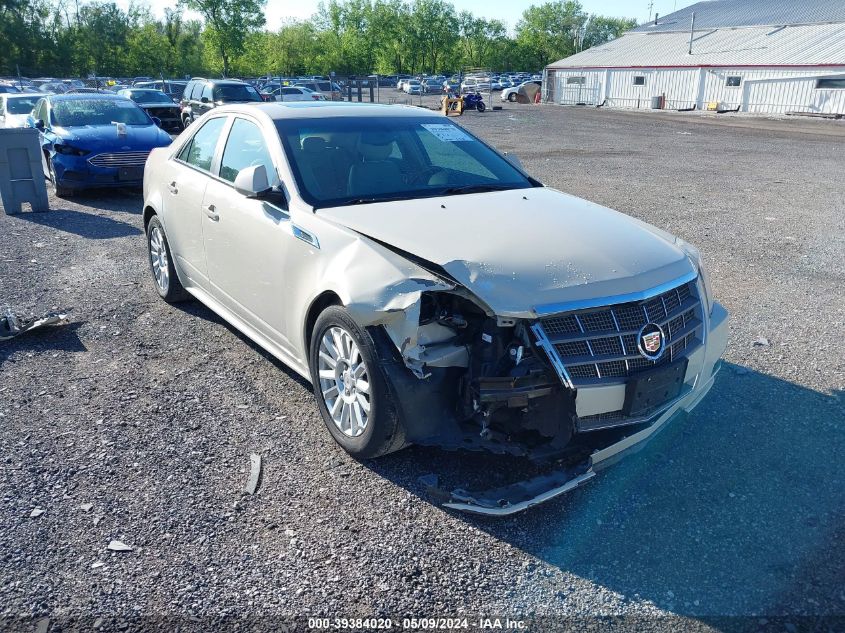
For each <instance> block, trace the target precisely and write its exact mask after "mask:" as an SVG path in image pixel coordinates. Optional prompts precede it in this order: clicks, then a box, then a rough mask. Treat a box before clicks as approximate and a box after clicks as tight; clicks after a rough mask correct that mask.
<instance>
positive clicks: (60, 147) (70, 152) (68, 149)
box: [53, 143, 91, 156]
mask: <svg viewBox="0 0 845 633" xmlns="http://www.w3.org/2000/svg"><path fill="white" fill-rule="evenodd" d="M53 149H54V150H55V151H56V153H57V154H63V155H64V156H85V155H86V154H90V153H91V152H90V151H88V150H87V149H81V148H79V147H74V146H73V145H67V144H64V143H62V144H59V143H56V144H55V145H53Z"/></svg>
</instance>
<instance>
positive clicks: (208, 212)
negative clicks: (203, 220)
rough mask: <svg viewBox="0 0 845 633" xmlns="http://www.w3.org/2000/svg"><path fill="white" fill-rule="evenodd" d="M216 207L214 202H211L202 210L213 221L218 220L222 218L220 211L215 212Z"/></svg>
mask: <svg viewBox="0 0 845 633" xmlns="http://www.w3.org/2000/svg"><path fill="white" fill-rule="evenodd" d="M216 208H217V207H215V206H214V205H213V204H209V205H208V206H205V207H203V208H202V210H203V211H204V212H205V214H206V215H207V216H208V218H209V219H210V220H211V221H212V222H217V221H218V220H219V219H220V215H219V214H218V213H215V209H216Z"/></svg>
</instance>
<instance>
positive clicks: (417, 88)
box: [402, 79, 425, 95]
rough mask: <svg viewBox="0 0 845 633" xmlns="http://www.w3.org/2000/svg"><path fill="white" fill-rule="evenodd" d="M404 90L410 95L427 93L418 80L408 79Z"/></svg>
mask: <svg viewBox="0 0 845 633" xmlns="http://www.w3.org/2000/svg"><path fill="white" fill-rule="evenodd" d="M402 89H403V90H404V91H405V92H406V93H407V94H409V95H419V94H422V93H423V92H425V88H424V87H423V85H422V83H420V81H419V80H418V79H408V80H407V81H406V82H405V85H404V87H403V88H402Z"/></svg>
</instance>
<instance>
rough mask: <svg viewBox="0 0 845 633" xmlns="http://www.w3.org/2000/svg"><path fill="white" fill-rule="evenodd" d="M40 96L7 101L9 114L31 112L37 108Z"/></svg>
mask: <svg viewBox="0 0 845 633" xmlns="http://www.w3.org/2000/svg"><path fill="white" fill-rule="evenodd" d="M38 99H40V97H20V98H18V99H8V100H7V101H6V112H8V113H9V114H29V113H30V112H32V110H33V108H35V104H36V103H38Z"/></svg>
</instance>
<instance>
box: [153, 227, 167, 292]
mask: <svg viewBox="0 0 845 633" xmlns="http://www.w3.org/2000/svg"><path fill="white" fill-rule="evenodd" d="M150 265H151V266H152V269H153V276H154V277H155V280H156V285H157V286H158V289H159V291H160V292H161V293H162V294H167V291H168V289H169V288H170V259H169V258H168V257H167V246H166V245H165V241H164V234H163V233H162V232H161V229H159V228H158V227H157V226H154V227H153V228H152V230H151V231H150Z"/></svg>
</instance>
